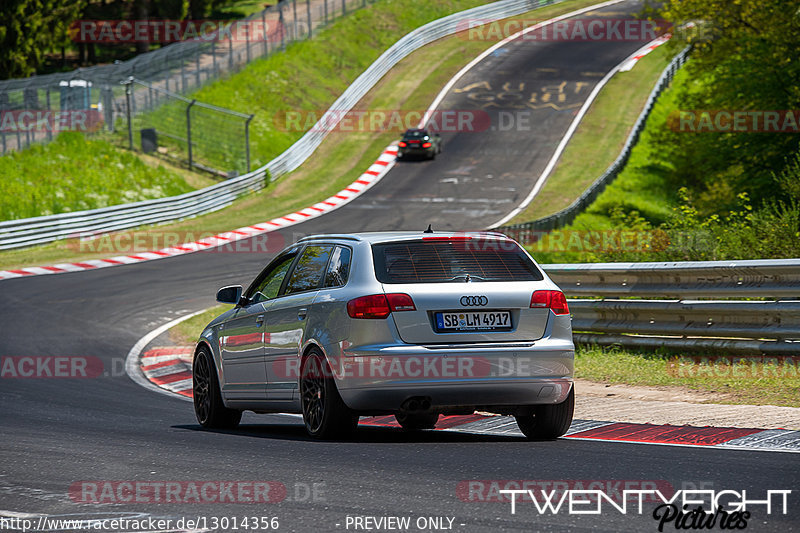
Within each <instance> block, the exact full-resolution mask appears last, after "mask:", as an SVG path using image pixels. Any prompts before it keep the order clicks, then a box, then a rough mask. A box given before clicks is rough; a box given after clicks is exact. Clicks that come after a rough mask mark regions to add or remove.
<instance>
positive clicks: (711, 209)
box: [658, 0, 800, 214]
mask: <svg viewBox="0 0 800 533" xmlns="http://www.w3.org/2000/svg"><path fill="white" fill-rule="evenodd" d="M662 17H663V18H665V19H667V20H670V21H671V22H673V23H674V24H675V27H676V28H679V27H681V26H682V25H686V24H688V23H691V27H690V28H684V30H680V31H678V34H677V37H678V39H677V41H678V42H677V43H676V46H681V47H682V46H684V45H685V44H687V43H689V44H692V45H693V46H694V49H693V51H692V54H691V59H690V61H689V62H688V63H687V65H686V67H685V69H684V70H685V72H684V73H683V75H685V76H686V78H687V81H686V82H685V83H682V84H681V88H680V89H679V91H678V94H677V106H678V108H679V109H680V110H729V111H787V110H797V109H799V108H800V60H798V55H797V54H798V50H800V0H667V1H666V3H665V4H664V6H663V11H662ZM658 138H659V141H660V144H661V147H663V149H664V151H665V152H666V153H667V154H668V156H669V159H670V160H671V161H673V162H674V169H673V171H672V172H671V174H670V179H671V181H672V182H673V184H674V185H675V186H676V187H687V188H688V189H689V190H690V191H692V192H693V196H694V197H695V198H697V200H698V201H697V206H698V208H699V209H700V211H701V213H704V214H711V213H719V212H725V211H727V210H730V209H733V208H734V207H735V204H736V202H737V201H738V200H737V198H738V195H739V194H740V193H742V192H749V193H750V197H751V198H752V199H753V200H754V201H756V202H758V203H760V202H762V201H764V200H766V199H768V198H770V197H772V196H774V195H776V194H777V195H779V196H780V197H782V198H787V197H788V193H787V192H786V191H782V190H776V187H775V186H774V174H775V173H780V172H781V171H782V169H783V168H784V167H785V166H786V161H787V158H789V157H791V155H792V154H794V153H795V152H796V151H797V150H798V141H797V135H795V134H791V133H755V132H752V131H744V132H733V133H686V132H676V131H672V130H670V129H669V128H667V127H664V128H662V129H661V133H660V134H659V135H658Z"/></svg>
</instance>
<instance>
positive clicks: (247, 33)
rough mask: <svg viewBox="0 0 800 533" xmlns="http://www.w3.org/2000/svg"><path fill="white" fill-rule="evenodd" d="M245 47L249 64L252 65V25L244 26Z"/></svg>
mask: <svg viewBox="0 0 800 533" xmlns="http://www.w3.org/2000/svg"><path fill="white" fill-rule="evenodd" d="M244 45H245V57H247V62H248V63H250V24H245V25H244Z"/></svg>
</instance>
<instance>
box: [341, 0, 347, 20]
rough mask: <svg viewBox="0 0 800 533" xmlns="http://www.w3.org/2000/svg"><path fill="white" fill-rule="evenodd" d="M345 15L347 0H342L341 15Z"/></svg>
mask: <svg viewBox="0 0 800 533" xmlns="http://www.w3.org/2000/svg"><path fill="white" fill-rule="evenodd" d="M345 15H347V0H342V16H345Z"/></svg>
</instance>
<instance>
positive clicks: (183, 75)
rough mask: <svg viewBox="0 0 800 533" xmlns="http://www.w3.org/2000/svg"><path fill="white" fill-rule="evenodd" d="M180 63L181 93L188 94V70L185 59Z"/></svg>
mask: <svg viewBox="0 0 800 533" xmlns="http://www.w3.org/2000/svg"><path fill="white" fill-rule="evenodd" d="M180 62H181V92H182V93H184V94H186V70H185V65H184V61H183V59H181V60H180Z"/></svg>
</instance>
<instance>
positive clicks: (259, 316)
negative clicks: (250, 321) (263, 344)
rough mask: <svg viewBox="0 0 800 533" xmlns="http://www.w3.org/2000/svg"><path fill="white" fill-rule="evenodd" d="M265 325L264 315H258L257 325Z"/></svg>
mask: <svg viewBox="0 0 800 533" xmlns="http://www.w3.org/2000/svg"><path fill="white" fill-rule="evenodd" d="M263 323H264V315H258V316H257V317H256V324H258V325H259V326H260V325H261V324H263Z"/></svg>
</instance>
